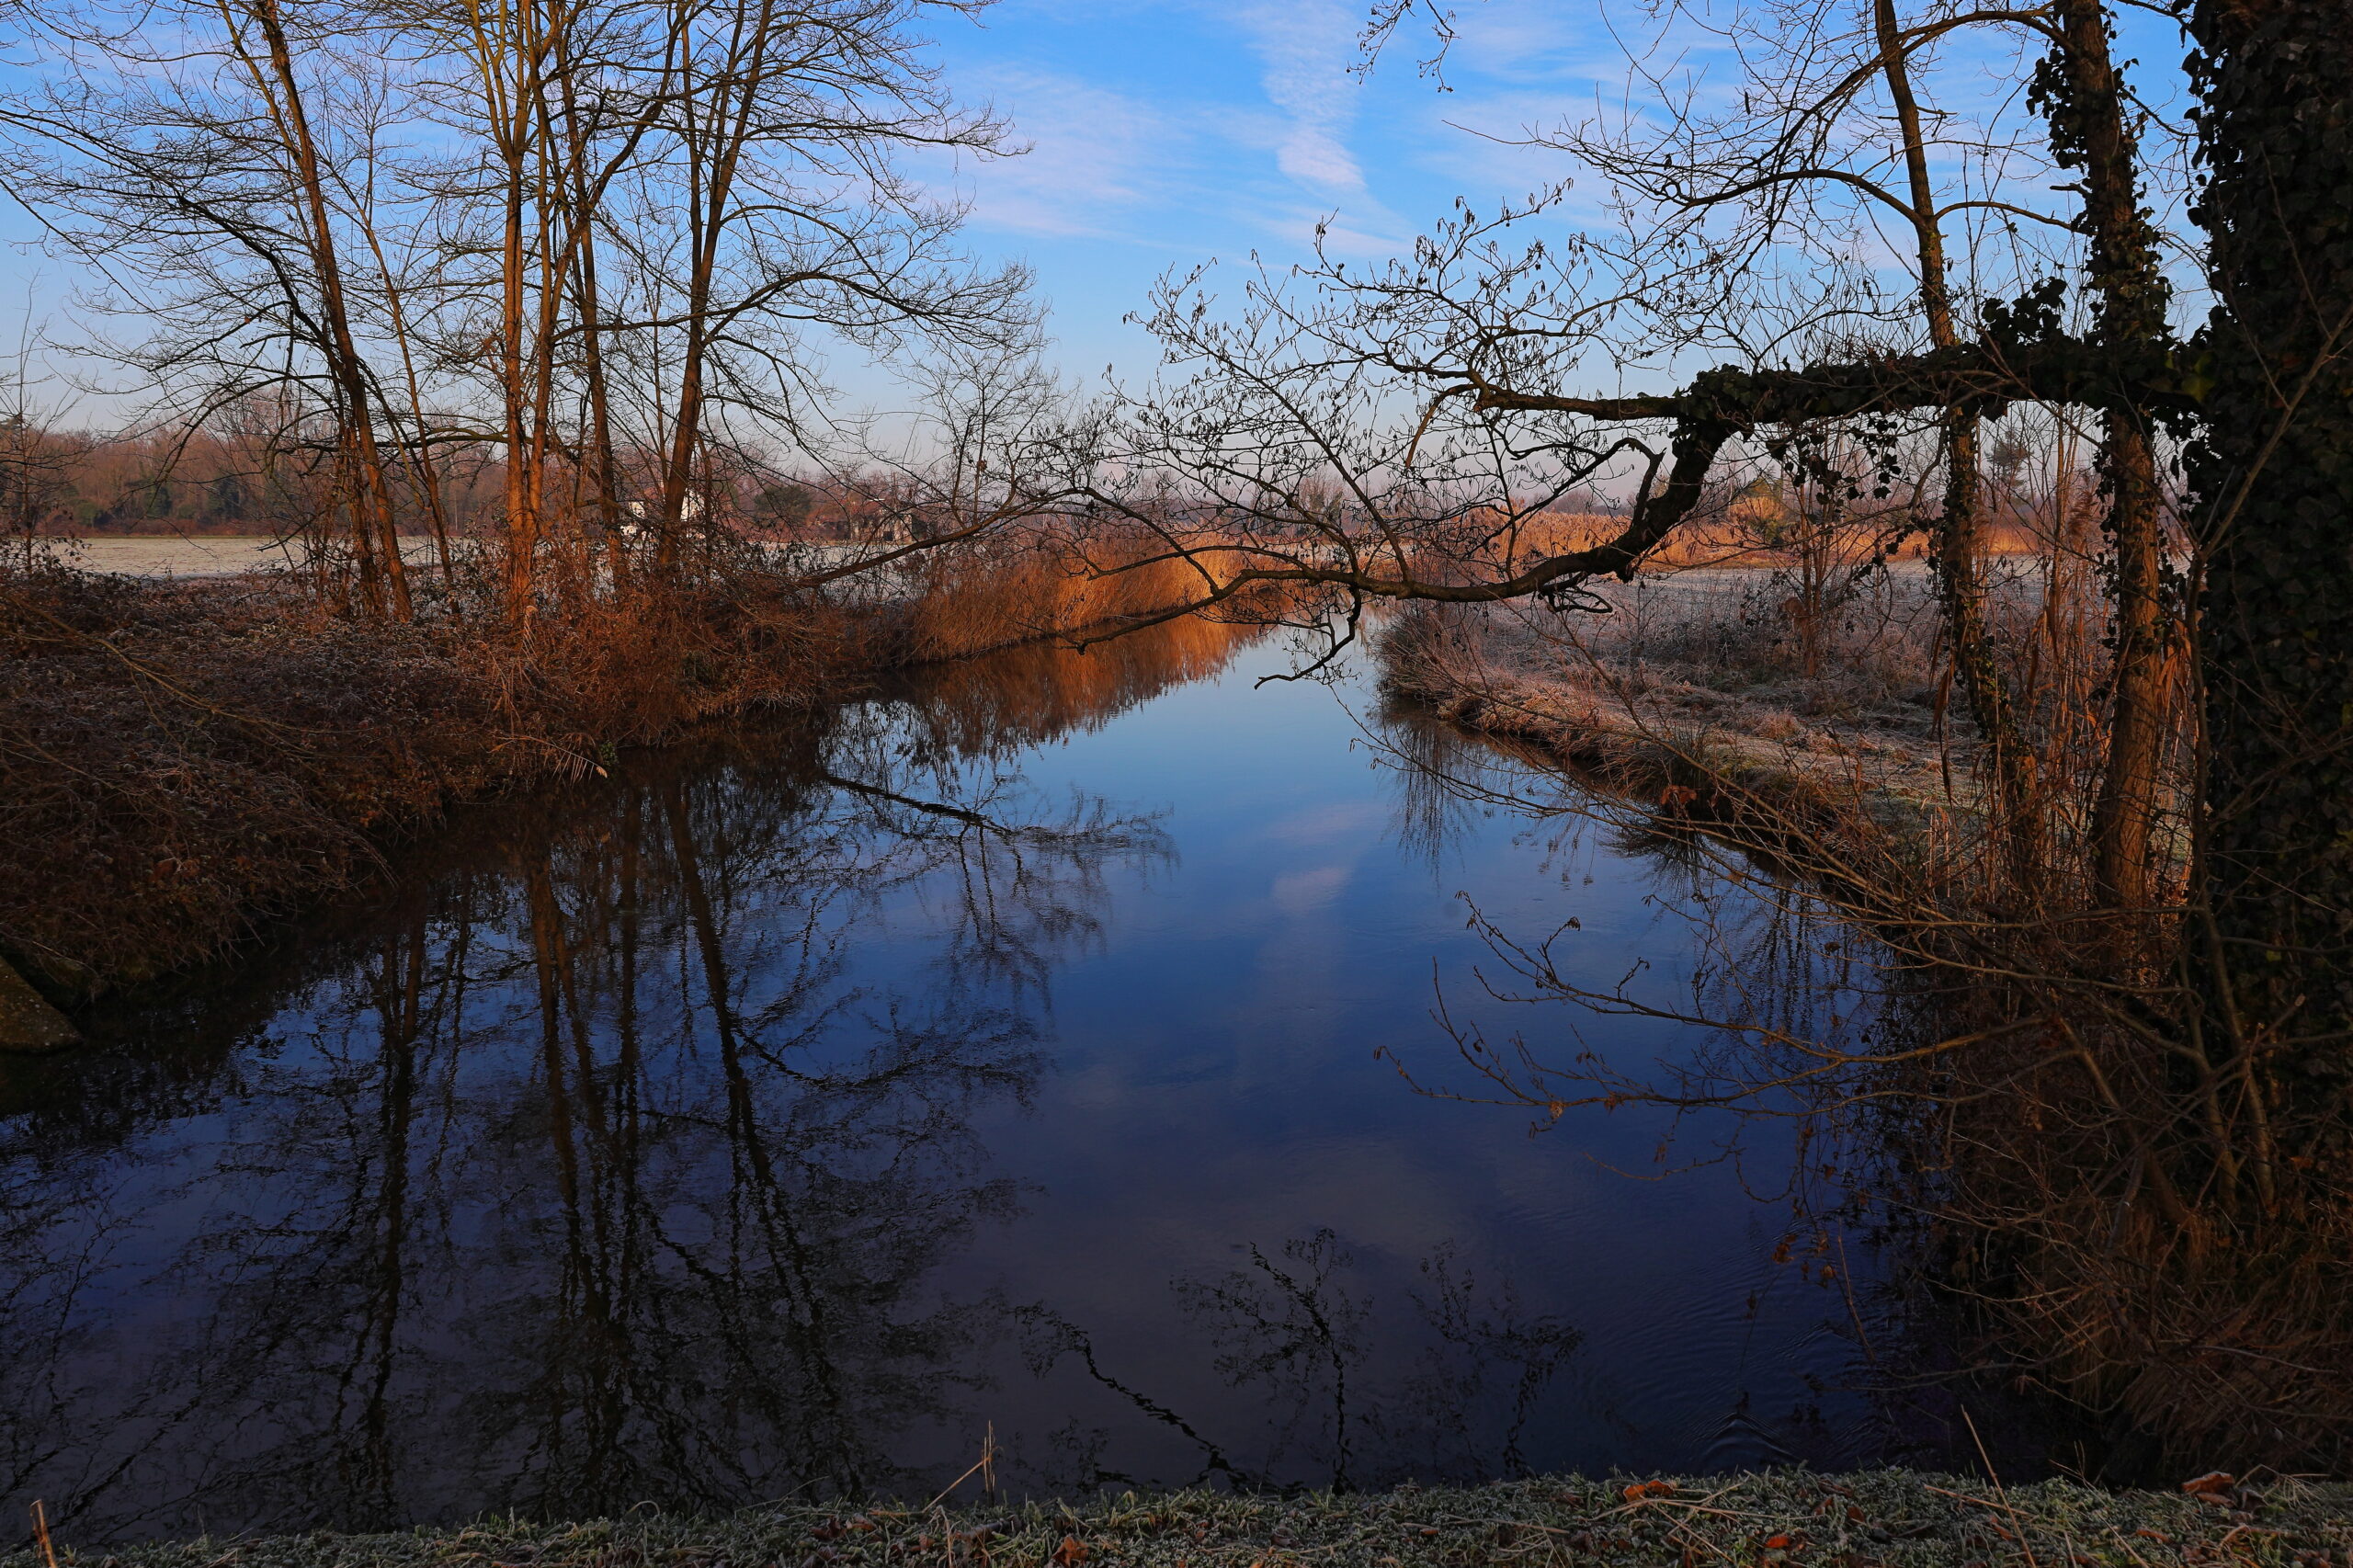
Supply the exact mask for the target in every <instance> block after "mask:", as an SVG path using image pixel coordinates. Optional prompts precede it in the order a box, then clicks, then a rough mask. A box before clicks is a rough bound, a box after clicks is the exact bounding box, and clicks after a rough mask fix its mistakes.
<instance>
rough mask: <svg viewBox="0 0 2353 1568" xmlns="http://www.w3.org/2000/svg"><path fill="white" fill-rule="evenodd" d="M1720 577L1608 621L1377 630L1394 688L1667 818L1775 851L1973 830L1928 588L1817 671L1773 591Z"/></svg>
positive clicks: (1522, 617) (1971, 786)
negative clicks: (1928, 628) (1773, 600)
mask: <svg viewBox="0 0 2353 1568" xmlns="http://www.w3.org/2000/svg"><path fill="white" fill-rule="evenodd" d="M1707 576H1708V577H1709V578H1710V579H1713V580H1708V581H1703V582H1700V583H1698V584H1695V585H1659V584H1649V583H1638V584H1636V585H1618V584H1611V585H1607V586H1606V587H1605V588H1604V589H1602V590H1600V591H1599V592H1598V593H1597V596H1596V597H1597V598H1600V599H1601V600H1602V601H1603V603H1604V604H1605V605H1606V606H1607V607H1608V610H1609V612H1610V613H1608V614H1597V615H1587V614H1581V613H1572V614H1570V615H1567V616H1559V617H1556V616H1553V615H1552V614H1551V613H1549V612H1547V611H1543V610H1540V609H1536V608H1529V607H1525V606H1438V605H1415V606H1412V607H1410V608H1407V609H1405V610H1404V611H1403V612H1401V613H1400V614H1399V615H1398V616H1397V617H1396V618H1395V619H1394V620H1392V623H1391V624H1390V625H1389V627H1388V628H1386V629H1385V631H1384V632H1383V635H1382V639H1381V679H1382V685H1383V687H1385V688H1386V689H1387V690H1388V691H1389V692H1391V693H1392V695H1394V696H1397V697H1400V698H1403V699H1407V700H1409V701H1412V702H1415V703H1417V704H1419V705H1420V706H1422V707H1425V708H1427V709H1428V710H1430V711H1432V712H1434V713H1435V714H1437V716H1438V717H1439V718H1441V719H1444V720H1446V721H1448V722H1450V723H1454V724H1458V725H1460V726H1461V727H1462V728H1464V729H1468V730H1472V731H1476V732H1478V733H1483V734H1485V735H1488V736H1492V737H1495V738H1498V739H1502V740H1505V741H1508V742H1516V743H1518V744H1522V745H1525V746H1527V747H1529V749H1530V750H1531V751H1532V752H1533V753H1534V754H1535V755H1536V756H1538V757H1539V758H1540V759H1541V760H1544V761H1546V762H1549V763H1552V764H1555V765H1561V766H1565V767H1569V768H1571V769H1573V770H1574V771H1576V772H1578V773H1580V774H1583V775H1585V776H1586V777H1588V778H1593V779H1594V780H1596V781H1597V782H1598V783H1600V784H1602V785H1603V786H1605V787H1607V788H1608V789H1609V790H1613V791H1616V792H1619V793H1622V794H1625V795H1629V796H1631V797H1634V798H1636V799H1639V800H1643V801H1655V802H1656V803H1657V804H1659V805H1660V806H1661V807H1662V808H1663V810H1664V811H1665V813H1666V814H1668V815H1671V816H1677V817H1685V816H1688V817H1691V818H1695V819H1701V820H1707V821H1712V822H1722V823H1740V824H1746V825H1748V826H1750V827H1753V828H1755V829H1756V831H1757V832H1758V834H1759V835H1761V841H1763V842H1784V841H1786V840H1787V839H1788V838H1789V837H1790V835H1792V834H1794V835H1800V836H1807V835H1813V834H1816V833H1819V832H1821V831H1823V830H1824V829H1825V828H1829V829H1832V830H1833V831H1835V832H1836V833H1837V834H1838V835H1841V836H1847V837H1852V836H1853V835H1856V834H1858V833H1860V834H1863V835H1869V836H1871V837H1874V838H1902V839H1918V838H1921V837H1923V836H1926V835H1931V834H1942V835H1947V836H1950V835H1955V834H1964V833H1967V832H1970V831H1971V830H1972V828H1973V826H1974V822H1975V818H1976V815H1977V812H1978V810H1979V801H1978V794H1977V791H1978V788H1979V781H1978V779H1977V778H1976V773H1975V764H1976V761H1977V747H1976V745H1975V741H1974V736H1973V735H1972V734H1971V733H1968V732H1967V731H1966V730H1965V729H1964V728H1958V727H1956V726H1955V725H1954V724H1953V723H1952V722H1949V721H1950V719H1951V715H1949V712H1948V710H1947V704H1946V701H1945V698H1946V696H1947V695H1948V694H1946V693H1943V692H1941V691H1940V690H1939V689H1938V687H1936V685H1935V684H1934V682H1933V674H1932V670H1931V667H1930V663H1931V662H1930V660H1929V658H1928V653H1929V650H1928V648H1927V646H1926V645H1925V640H1924V639H1922V638H1920V637H1919V636H1917V635H1916V632H1917V631H1918V629H1919V623H1920V622H1922V621H1923V620H1925V619H1927V614H1928V607H1927V603H1926V598H1925V594H1923V593H1922V592H1921V591H1920V589H1921V587H1922V586H1924V585H1919V584H1912V583H1904V582H1898V583H1896V584H1895V585H1893V588H1892V590H1891V591H1890V593H1889V594H1888V596H1887V598H1888V601H1889V602H1887V603H1885V604H1883V605H1881V607H1879V612H1878V614H1877V616H1876V617H1875V619H1876V622H1877V624H1876V625H1875V626H1874V628H1873V635H1872V636H1871V638H1870V640H1869V641H1868V642H1858V645H1856V646H1847V645H1840V646H1836V647H1835V648H1831V649H1824V650H1819V651H1817V653H1816V654H1815V656H1814V659H1813V661H1812V663H1813V667H1812V668H1807V667H1805V665H1804V664H1803V663H1802V662H1801V660H1800V658H1799V656H1798V654H1797V651H1796V650H1795V649H1794V648H1792V647H1790V646H1786V645H1783V643H1784V642H1785V639H1783V638H1781V637H1779V635H1777V634H1778V633H1779V632H1780V631H1782V630H1783V629H1782V628H1780V627H1779V626H1777V625H1775V624H1773V623H1771V622H1770V621H1768V622H1766V623H1764V624H1761V625H1760V623H1759V618H1758V617H1757V615H1756V605H1755V604H1754V603H1753V602H1750V601H1754V600H1755V599H1756V597H1757V593H1758V588H1757V585H1758V584H1760V583H1762V582H1763V581H1764V578H1763V577H1762V575H1761V574H1745V576H1746V581H1745V582H1744V581H1743V580H1742V576H1741V575H1740V574H1729V573H1718V574H1707ZM1915 643H1921V644H1923V645H1920V646H1915Z"/></svg>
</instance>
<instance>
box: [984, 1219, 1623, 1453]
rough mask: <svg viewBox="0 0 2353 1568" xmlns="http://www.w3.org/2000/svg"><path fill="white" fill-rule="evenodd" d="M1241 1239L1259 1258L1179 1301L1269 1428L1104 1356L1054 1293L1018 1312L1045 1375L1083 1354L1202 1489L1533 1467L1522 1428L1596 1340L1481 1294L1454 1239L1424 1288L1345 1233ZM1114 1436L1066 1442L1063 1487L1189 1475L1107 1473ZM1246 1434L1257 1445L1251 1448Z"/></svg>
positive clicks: (1505, 1290) (1428, 1266) (1094, 1374)
mask: <svg viewBox="0 0 2353 1568" xmlns="http://www.w3.org/2000/svg"><path fill="white" fill-rule="evenodd" d="M1239 1250H1240V1251H1241V1252H1242V1253H1243V1255H1244V1256H1245V1258H1246V1259H1247V1263H1246V1266H1245V1267H1238V1268H1233V1269H1229V1270H1227V1271H1225V1272H1223V1273H1222V1274H1219V1275H1216V1276H1213V1277H1210V1278H1178V1279H1176V1280H1173V1281H1172V1282H1171V1289H1172V1290H1174V1291H1175V1293H1176V1299H1177V1302H1178V1305H1179V1306H1180V1308H1181V1309H1182V1311H1183V1313H1184V1315H1185V1317H1186V1319H1187V1321H1188V1323H1189V1324H1192V1326H1193V1328H1194V1330H1195V1332H1196V1334H1197V1335H1198V1337H1199V1352H1198V1353H1199V1355H1200V1356H1201V1357H1203V1358H1205V1359H1210V1360H1212V1361H1213V1364H1214V1365H1215V1367H1216V1369H1217V1370H1218V1372H1219V1373H1220V1374H1221V1375H1222V1377H1223V1378H1224V1379H1225V1381H1227V1382H1228V1383H1229V1384H1231V1385H1232V1386H1233V1387H1235V1388H1238V1389H1245V1390H1250V1391H1252V1392H1256V1393H1257V1394H1258V1395H1259V1396H1260V1398H1261V1400H1262V1401H1263V1408H1264V1411H1265V1418H1264V1421H1263V1424H1262V1426H1261V1428H1260V1430H1258V1431H1256V1432H1249V1433H1233V1434H1230V1435H1224V1436H1225V1437H1226V1440H1225V1441H1221V1440H1220V1437H1221V1435H1220V1434H1217V1433H1214V1432H1210V1431H1207V1430H1205V1429H1204V1428H1202V1427H1201V1426H1199V1425H1198V1424H1197V1423H1195V1422H1193V1421H1190V1420H1188V1419H1187V1418H1186V1417H1185V1416H1184V1415H1182V1414H1181V1413H1180V1412H1178V1411H1176V1410H1174V1409H1171V1408H1170V1407H1169V1406H1167V1405H1165V1404H1163V1403H1160V1402H1159V1401H1157V1400H1155V1399H1154V1398H1153V1397H1151V1395H1149V1394H1148V1393H1146V1392H1142V1391H1141V1390H1139V1389H1137V1388H1135V1387H1132V1386H1131V1385H1130V1384H1129V1383H1127V1382H1126V1381H1123V1380H1121V1379H1120V1377H1119V1376H1118V1375H1117V1374H1116V1373H1115V1372H1114V1371H1113V1370H1111V1369H1108V1368H1106V1367H1105V1366H1104V1365H1103V1363H1102V1359H1101V1358H1100V1357H1099V1356H1098V1354H1097V1349H1096V1346H1095V1345H1094V1344H1093V1342H1092V1341H1091V1339H1090V1338H1089V1337H1088V1335H1086V1332H1085V1331H1084V1330H1083V1329H1082V1328H1080V1327H1079V1326H1077V1325H1075V1324H1071V1323H1069V1322H1067V1321H1065V1320H1063V1318H1062V1317H1060V1316H1059V1315H1057V1314H1056V1313H1054V1312H1051V1310H1049V1309H1047V1308H1045V1307H1043V1306H1031V1307H1028V1308H1024V1309H1020V1310H1019V1311H1018V1312H1017V1314H1016V1315H1017V1316H1018V1317H1019V1318H1020V1319H1021V1320H1022V1321H1023V1324H1024V1326H1025V1328H1027V1330H1028V1331H1029V1335H1030V1351H1029V1356H1030V1364H1031V1366H1032V1368H1033V1369H1035V1370H1036V1371H1038V1372H1039V1373H1040V1375H1041V1376H1042V1375H1044V1374H1045V1373H1046V1372H1048V1371H1050V1370H1051V1369H1052V1368H1053V1367H1054V1365H1055V1364H1056V1363H1057V1362H1059V1361H1061V1360H1062V1359H1063V1358H1072V1359H1074V1360H1075V1361H1076V1362H1078V1363H1079V1364H1080V1365H1081V1366H1083V1367H1084V1369H1085V1370H1086V1374H1087V1375H1088V1376H1089V1377H1090V1378H1092V1379H1093V1380H1094V1381H1096V1382H1097V1383H1098V1384H1100V1385H1101V1386H1102V1387H1103V1388H1105V1389H1106V1390H1108V1391H1109V1392H1111V1393H1112V1394H1114V1395H1115V1396H1117V1397H1118V1398H1119V1399H1120V1401H1121V1402H1122V1403H1126V1404H1128V1405H1129V1406H1131V1407H1132V1408H1133V1409H1134V1410H1135V1411H1136V1412H1137V1413H1139V1414H1140V1415H1143V1416H1145V1417H1147V1418H1148V1419H1150V1420H1153V1421H1154V1422H1157V1423H1159V1424H1161V1425H1163V1426H1168V1427H1170V1428H1173V1429H1174V1430H1176V1432H1178V1433H1179V1434H1180V1435H1182V1436H1183V1437H1185V1438H1186V1439H1188V1441H1189V1442H1190V1443H1191V1444H1192V1445H1193V1447H1194V1448H1195V1449H1198V1451H1199V1456H1200V1458H1199V1462H1200V1469H1199V1471H1198V1472H1197V1473H1196V1474H1195V1475H1193V1476H1192V1477H1190V1478H1189V1484H1196V1485H1198V1484H1201V1483H1206V1482H1209V1481H1210V1480H1211V1479H1212V1478H1217V1477H1222V1478H1223V1479H1224V1480H1226V1481H1228V1482H1229V1483H1233V1484H1234V1485H1237V1486H1245V1487H1251V1486H1255V1487H1268V1486H1279V1485H1301V1484H1307V1485H1321V1486H1328V1487H1330V1488H1332V1489H1333V1490H1335V1491H1341V1492H1345V1491H1348V1490H1350V1489H1352V1488H1356V1487H1362V1486H1383V1485H1390V1484H1393V1483H1397V1482H1400V1481H1404V1480H1406V1479H1409V1478H1410V1479H1415V1480H1487V1479H1492V1478H1494V1477H1496V1476H1520V1475H1525V1474H1527V1473H1529V1467H1528V1461H1527V1457H1526V1455H1525V1453H1524V1452H1523V1451H1522V1449H1521V1439H1522V1437H1523V1436H1524V1434H1525V1433H1526V1431H1527V1427H1528V1424H1529V1420H1530V1419H1531V1418H1532V1417H1533V1416H1535V1415H1537V1413H1538V1411H1539V1409H1540V1406H1541V1405H1542V1404H1543V1403H1544V1402H1545V1401H1546V1400H1547V1399H1548V1398H1552V1399H1557V1398H1558V1397H1559V1391H1558V1390H1557V1389H1556V1388H1555V1386H1554V1385H1555V1382H1556V1380H1557V1378H1558V1375H1559V1374H1560V1373H1561V1372H1562V1371H1563V1369H1565V1367H1566V1366H1567V1365H1568V1363H1569V1361H1570V1359H1571V1358H1572V1357H1573V1356H1574V1354H1575V1351H1576V1349H1577V1346H1578V1345H1579V1344H1580V1343H1581V1342H1582V1339H1583V1335H1580V1334H1579V1333H1578V1332H1577V1330H1575V1329H1574V1328H1573V1327H1571V1326H1569V1325H1568V1324H1563V1323H1562V1322H1561V1321H1560V1320H1559V1319H1558V1318H1556V1317H1553V1316H1552V1315H1550V1314H1542V1315H1534V1316H1531V1315H1529V1313H1528V1312H1526V1311H1525V1309H1524V1308H1523V1307H1522V1306H1521V1304H1520V1302H1519V1300H1518V1295H1517V1293H1516V1292H1515V1291H1513V1290H1512V1289H1511V1288H1510V1285H1509V1283H1508V1282H1507V1281H1506V1283H1504V1284H1503V1285H1502V1286H1500V1287H1498V1288H1494V1289H1482V1288H1481V1282H1480V1281H1479V1280H1478V1279H1477V1278H1476V1277H1475V1276H1474V1274H1473V1272H1472V1269H1471V1268H1470V1267H1468V1266H1467V1265H1465V1264H1464V1263H1463V1261H1462V1260H1461V1257H1460V1256H1459V1255H1458V1254H1457V1252H1456V1250H1455V1248H1454V1247H1453V1246H1452V1245H1451V1244H1449V1245H1444V1246H1441V1247H1439V1248H1438V1250H1437V1251H1436V1252H1434V1253H1432V1254H1431V1255H1430V1256H1427V1257H1425V1258H1423V1259H1422V1260H1421V1262H1420V1263H1419V1265H1418V1274H1419V1280H1418V1283H1417V1284H1416V1285H1415V1286H1414V1287H1412V1288H1409V1289H1406V1290H1402V1291H1397V1292H1392V1293H1391V1294H1389V1295H1387V1296H1383V1295H1382V1294H1381V1293H1379V1292H1377V1291H1375V1290H1372V1289H1370V1287H1368V1286H1367V1285H1365V1284H1364V1283H1362V1282H1359V1281H1353V1280H1352V1278H1351V1277H1350V1271H1351V1269H1352V1268H1353V1267H1354V1265H1355V1262H1356V1259H1355V1258H1354V1256H1352V1255H1351V1254H1350V1253H1349V1252H1348V1251H1347V1248H1346V1247H1344V1246H1343V1245H1342V1244H1341V1242H1340V1239H1339V1237H1338V1236H1337V1235H1336V1234H1335V1233H1333V1232H1332V1231H1330V1230H1319V1231H1317V1232H1315V1233H1313V1235H1309V1236H1305V1237H1295V1238H1293V1239H1291V1240H1290V1241H1287V1242H1285V1243H1283V1244H1282V1245H1281V1246H1280V1247H1279V1249H1277V1251H1276V1252H1274V1253H1272V1254H1269V1253H1267V1251H1266V1250H1265V1249H1264V1248H1262V1247H1260V1246H1259V1245H1258V1244H1256V1243H1244V1244H1241V1246H1240V1248H1239ZM1108 1436H1109V1435H1108V1433H1102V1432H1093V1433H1084V1432H1078V1431H1075V1430H1074V1431H1073V1432H1072V1433H1071V1434H1069V1436H1068V1437H1066V1439H1065V1447H1066V1448H1067V1449H1069V1450H1070V1451H1071V1461H1070V1462H1071V1471H1070V1473H1068V1474H1066V1475H1064V1476H1062V1477H1060V1478H1058V1480H1059V1481H1060V1483H1062V1484H1063V1485H1065V1486H1076V1487H1081V1488H1092V1487H1097V1486H1102V1485H1108V1484H1115V1483H1129V1484H1132V1483H1139V1482H1142V1481H1157V1482H1166V1483H1176V1482H1178V1481H1180V1480H1182V1479H1184V1478H1179V1477H1174V1476H1169V1477H1137V1476H1132V1475H1129V1474H1125V1473H1123V1472H1120V1471H1111V1470H1107V1469H1105V1468H1104V1467H1103V1464H1102V1452H1103V1449H1104V1448H1105V1447H1106V1446H1107V1443H1108ZM1245 1445H1246V1446H1245Z"/></svg>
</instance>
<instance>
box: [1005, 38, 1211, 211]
mask: <svg viewBox="0 0 2353 1568" xmlns="http://www.w3.org/2000/svg"><path fill="white" fill-rule="evenodd" d="M977 85H979V86H981V87H982V88H983V90H984V91H985V92H986V93H987V95H988V97H990V98H991V99H992V100H993V101H994V102H995V106H996V108H997V109H998V110H999V112H1001V113H1003V114H1005V115H1006V117H1007V118H1008V119H1011V120H1012V122H1013V124H1014V127H1015V131H1016V134H1017V137H1018V139H1019V140H1020V141H1022V142H1027V143H1028V144H1029V151H1028V152H1027V153H1023V154H1022V155H1021V156H1019V157H1017V158H1007V159H999V160H995V161H993V162H990V163H987V164H984V165H979V166H978V167H976V168H972V169H969V170H968V171H967V180H968V183H969V186H970V191H971V198H972V215H973V217H974V218H975V219H977V220H978V221H980V222H983V223H987V224H989V225H991V226H993V227H996V228H1002V229H1010V230H1013V231H1016V232H1017V233H1033V234H1056V235H1091V236H1097V237H1103V236H1112V235H1121V234H1122V233H1123V231H1124V229H1125V227H1126V224H1125V222H1123V221H1124V220H1125V219H1126V218H1128V216H1129V215H1130V214H1131V212H1133V211H1134V210H1138V209H1142V208H1149V207H1151V206H1153V205H1154V204H1155V203H1157V202H1158V201H1160V200H1161V199H1163V198H1164V197H1165V191H1166V187H1167V185H1168V183H1169V181H1170V179H1171V178H1172V176H1174V174H1175V172H1176V168H1177V166H1178V165H1179V164H1180V163H1181V161H1182V159H1183V158H1184V156H1185V155H1186V146H1185V144H1186V143H1187V142H1188V141H1189V138H1188V136H1187V134H1186V132H1185V131H1184V130H1183V128H1182V127H1181V126H1179V125H1178V124H1176V122H1174V121H1173V120H1172V119H1170V117H1169V116H1167V115H1166V114H1165V113H1163V112H1162V111H1160V110H1159V109H1157V108H1154V107H1153V106H1151V105H1149V104H1146V103H1143V102H1142V101H1140V100H1139V99H1137V98H1135V97H1131V96H1129V95H1127V94H1125V93H1121V92H1119V91H1116V90H1114V89H1112V88H1108V87H1104V86H1098V85H1095V84H1093V83H1088V82H1083V81H1080V80H1078V79H1076V78H1074V77H1071V76H1065V75H1059V74H1054V73H1051V72H1045V71H1036V70H1024V69H1020V68H1017V67H1013V68H1003V69H1000V70H997V71H995V72H991V73H989V74H987V77H986V79H985V80H983V81H982V82H980V83H978V84H977Z"/></svg>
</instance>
